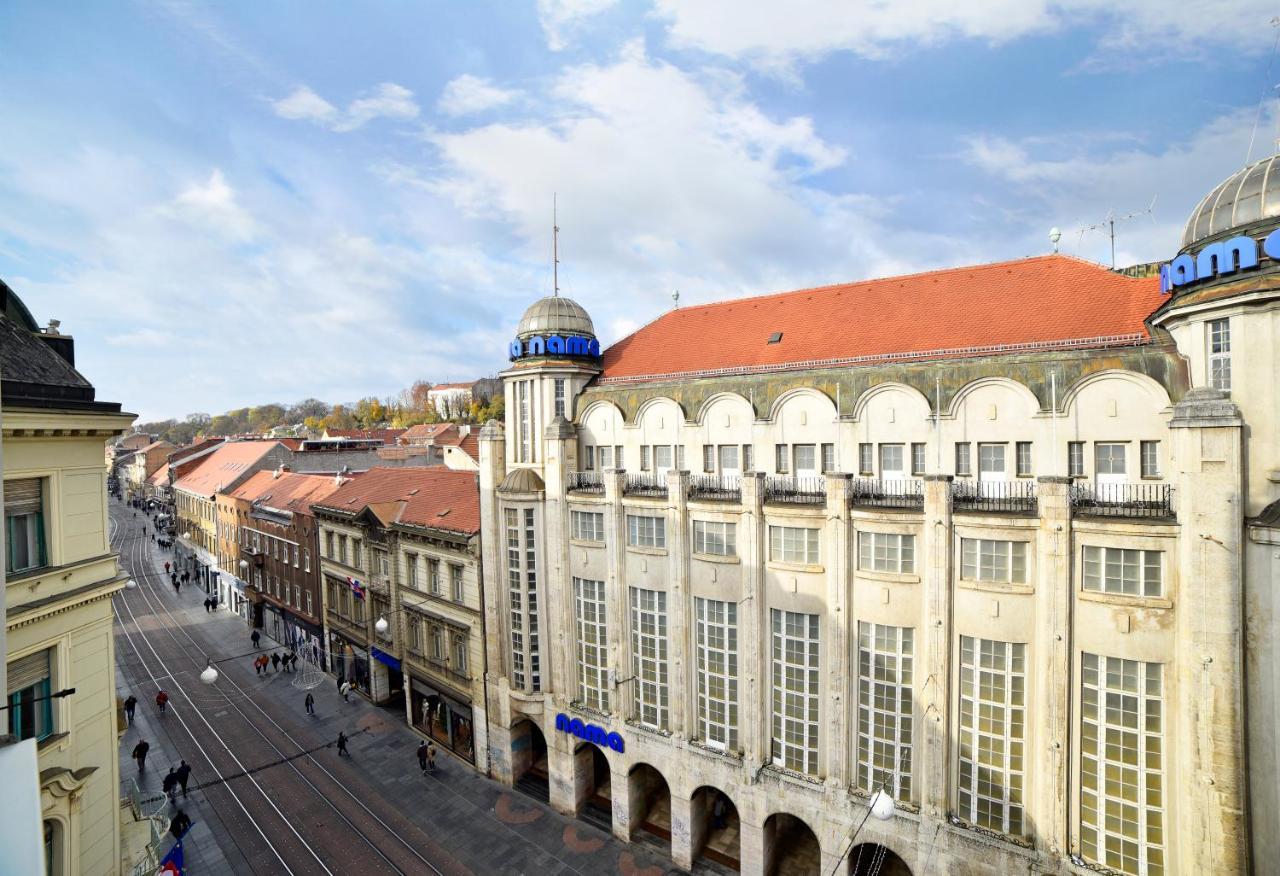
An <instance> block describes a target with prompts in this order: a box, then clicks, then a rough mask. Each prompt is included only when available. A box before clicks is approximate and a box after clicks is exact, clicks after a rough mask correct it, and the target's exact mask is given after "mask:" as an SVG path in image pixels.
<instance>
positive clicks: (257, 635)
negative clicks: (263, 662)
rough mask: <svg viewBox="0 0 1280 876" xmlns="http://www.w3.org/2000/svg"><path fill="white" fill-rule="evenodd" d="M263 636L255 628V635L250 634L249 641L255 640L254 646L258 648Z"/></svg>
mask: <svg viewBox="0 0 1280 876" xmlns="http://www.w3.org/2000/svg"><path fill="white" fill-rule="evenodd" d="M261 638H262V636H261V635H260V634H259V633H258V631H257V630H254V631H253V635H251V636H249V641H251V642H253V647H255V648H256V647H258V640H259V639H261Z"/></svg>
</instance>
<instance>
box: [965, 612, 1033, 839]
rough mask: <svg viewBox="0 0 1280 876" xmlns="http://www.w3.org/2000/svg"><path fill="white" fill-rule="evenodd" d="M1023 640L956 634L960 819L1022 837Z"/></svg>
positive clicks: (1024, 656)
mask: <svg viewBox="0 0 1280 876" xmlns="http://www.w3.org/2000/svg"><path fill="white" fill-rule="evenodd" d="M1026 647H1027V646H1026V645H1024V644H1021V643H1016V642H996V641H992V640H990V639H975V638H973V637H972V636H961V637H960V739H959V742H960V748H959V762H960V772H959V777H958V778H959V781H958V788H957V791H958V794H957V800H956V804H957V810H958V812H959V814H960V817H961V818H964V819H965V820H967V821H969V822H970V823H972V824H976V825H978V826H979V827H985V828H987V829H988V830H994V831H997V832H999V833H1006V834H1009V835H1011V836H1022V835H1023V833H1025V829H1024V826H1023V798H1022V790H1023V788H1022V779H1023V774H1024V769H1025V767H1024V763H1023V757H1024V751H1023V744H1024V743H1023V739H1024V729H1025V726H1026Z"/></svg>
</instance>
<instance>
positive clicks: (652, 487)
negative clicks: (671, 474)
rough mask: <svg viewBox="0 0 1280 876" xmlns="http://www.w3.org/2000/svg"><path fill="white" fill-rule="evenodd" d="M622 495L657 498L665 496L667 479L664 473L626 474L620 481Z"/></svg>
mask: <svg viewBox="0 0 1280 876" xmlns="http://www.w3.org/2000/svg"><path fill="white" fill-rule="evenodd" d="M622 494H623V495H624V496H652V497H654V498H657V499H665V498H666V497H667V479H666V477H665V476H664V475H659V474H650V473H649V472H636V473H635V474H628V475H627V476H626V479H625V480H624V481H623V482H622Z"/></svg>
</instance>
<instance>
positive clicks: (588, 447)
mask: <svg viewBox="0 0 1280 876" xmlns="http://www.w3.org/2000/svg"><path fill="white" fill-rule="evenodd" d="M582 470H583V471H595V470H596V448H595V445H594V444H585V445H583V447H582Z"/></svg>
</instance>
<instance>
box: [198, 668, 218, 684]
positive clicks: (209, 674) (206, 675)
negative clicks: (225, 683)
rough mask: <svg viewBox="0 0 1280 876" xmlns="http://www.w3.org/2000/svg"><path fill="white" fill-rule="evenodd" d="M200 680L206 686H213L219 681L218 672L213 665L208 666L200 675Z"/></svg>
mask: <svg viewBox="0 0 1280 876" xmlns="http://www.w3.org/2000/svg"><path fill="white" fill-rule="evenodd" d="M200 680H201V681H202V682H204V683H205V684H213V683H214V682H215V681H217V680H218V670H216V669H214V668H213V664H212V663H210V664H208V665H206V666H205V668H204V671H203V672H201V673H200Z"/></svg>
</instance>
